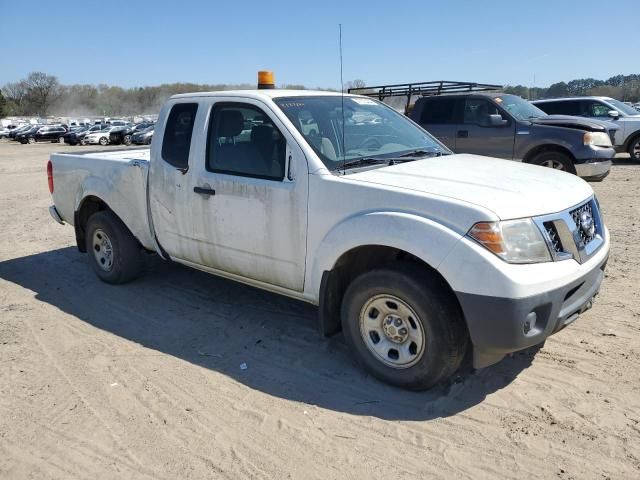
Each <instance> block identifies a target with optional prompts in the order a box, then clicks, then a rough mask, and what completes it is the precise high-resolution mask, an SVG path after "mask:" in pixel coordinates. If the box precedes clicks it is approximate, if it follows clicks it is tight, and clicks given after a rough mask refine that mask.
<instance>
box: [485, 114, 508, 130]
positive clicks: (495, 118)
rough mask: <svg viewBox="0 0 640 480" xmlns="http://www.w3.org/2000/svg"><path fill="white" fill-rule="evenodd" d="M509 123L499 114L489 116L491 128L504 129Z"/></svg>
mask: <svg viewBox="0 0 640 480" xmlns="http://www.w3.org/2000/svg"><path fill="white" fill-rule="evenodd" d="M507 123H509V122H508V121H507V120H504V119H503V118H502V115H500V114H499V113H496V114H493V115H489V126H491V127H502V126H503V125H506V124H507Z"/></svg>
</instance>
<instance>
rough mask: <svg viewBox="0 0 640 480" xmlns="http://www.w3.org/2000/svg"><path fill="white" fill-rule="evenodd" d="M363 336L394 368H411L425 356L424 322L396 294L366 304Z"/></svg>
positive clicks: (379, 356)
mask: <svg viewBox="0 0 640 480" xmlns="http://www.w3.org/2000/svg"><path fill="white" fill-rule="evenodd" d="M360 335H361V336H362V340H363V341H364V344H365V345H366V346H367V348H368V349H369V351H370V352H371V353H372V354H373V355H374V356H375V357H376V358H377V359H378V360H380V361H381V362H382V363H384V364H385V365H387V366H389V367H392V368H409V367H411V366H413V365H415V364H416V363H417V362H418V361H419V360H420V359H421V358H422V355H423V354H424V348H425V333H424V328H423V327H422V323H421V322H420V320H419V319H418V316H417V315H416V313H415V312H414V310H413V309H412V308H411V307H410V306H409V305H408V304H407V303H405V302H404V301H403V300H400V299H399V298H398V297H395V296H393V295H376V296H375V297H372V298H370V299H369V300H368V301H367V302H366V303H365V304H364V306H363V307H362V310H361V311H360Z"/></svg>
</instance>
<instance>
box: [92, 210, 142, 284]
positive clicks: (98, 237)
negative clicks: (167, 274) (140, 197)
mask: <svg viewBox="0 0 640 480" xmlns="http://www.w3.org/2000/svg"><path fill="white" fill-rule="evenodd" d="M85 245H86V248H87V255H88V256H89V263H91V266H92V267H93V270H94V271H95V272H96V275H98V277H99V278H100V280H102V281H103V282H106V283H113V284H119V283H126V282H130V281H131V280H134V279H135V278H137V277H138V276H139V275H140V272H141V270H142V254H141V248H140V245H139V244H138V241H137V240H136V239H135V237H134V236H133V234H132V233H131V232H130V231H129V229H128V228H127V227H126V226H125V224H124V223H122V221H121V220H120V219H119V218H118V217H117V216H116V215H115V214H114V213H113V212H110V211H101V212H97V213H94V214H93V215H91V217H89V220H88V221H87V227H86V244H85Z"/></svg>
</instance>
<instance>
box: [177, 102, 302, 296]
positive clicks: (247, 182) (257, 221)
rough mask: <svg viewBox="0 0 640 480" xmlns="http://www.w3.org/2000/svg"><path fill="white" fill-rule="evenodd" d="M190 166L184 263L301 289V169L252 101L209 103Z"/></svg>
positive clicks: (274, 122) (269, 117) (297, 154)
mask: <svg viewBox="0 0 640 480" xmlns="http://www.w3.org/2000/svg"><path fill="white" fill-rule="evenodd" d="M211 102H212V103H211V105H210V112H209V114H208V115H207V118H206V119H205V125H203V126H202V128H201V130H200V131H202V132H207V133H206V135H202V136H201V140H202V144H201V145H199V147H198V154H197V158H194V163H193V164H192V166H191V169H190V172H189V176H190V188H189V190H190V191H189V197H188V198H189V200H188V202H189V212H190V215H191V218H192V221H191V226H190V227H191V228H190V234H189V236H190V238H191V239H192V241H193V248H192V249H191V252H190V254H191V258H189V260H190V261H191V262H194V263H197V264H199V265H202V266H206V267H211V268H214V269H216V270H219V271H223V272H227V273H230V274H232V275H238V276H241V277H244V278H248V279H252V280H258V281H260V282H264V283H268V284H270V285H274V286H277V287H282V288H286V289H290V290H297V291H302V289H303V286H304V273H305V259H306V236H307V200H308V166H307V161H306V158H305V156H304V154H303V152H302V149H300V147H299V146H298V144H297V143H296V141H295V140H294V139H293V137H291V135H290V134H289V132H288V130H287V129H286V128H285V127H284V125H283V124H282V123H281V122H280V120H279V119H278V118H277V116H276V115H275V114H274V112H272V111H271V110H270V108H269V107H268V106H266V105H264V104H263V103H262V102H260V101H258V100H252V99H247V98H242V99H237V100H236V99H232V98H229V97H225V98H224V99H219V100H218V101H215V100H212V101H211Z"/></svg>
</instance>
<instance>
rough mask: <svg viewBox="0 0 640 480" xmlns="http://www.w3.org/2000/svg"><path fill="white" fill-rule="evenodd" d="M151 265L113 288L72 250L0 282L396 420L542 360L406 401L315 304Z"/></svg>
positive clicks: (11, 266) (211, 362)
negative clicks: (324, 322) (320, 325)
mask: <svg viewBox="0 0 640 480" xmlns="http://www.w3.org/2000/svg"><path fill="white" fill-rule="evenodd" d="M146 263H147V266H146V272H145V275H144V276H143V277H142V278H140V279H139V280H138V281H136V282H133V283H131V284H128V285H122V286H111V285H106V284H104V283H102V282H100V281H99V280H98V279H97V278H96V276H95V275H94V274H93V272H92V271H91V269H90V267H89V265H88V263H87V261H86V257H85V256H84V255H82V254H80V253H78V251H77V250H76V249H75V247H68V248H62V249H58V250H53V251H49V252H43V253H39V254H34V255H29V256H26V257H22V258H16V259H12V260H7V261H4V262H0V278H1V279H3V280H5V281H8V282H12V283H14V284H17V285H20V286H22V287H24V288H25V289H28V290H31V291H33V292H35V295H36V299H37V300H39V301H41V302H45V303H47V304H50V305H52V306H54V307H56V308H58V309H60V310H62V311H64V312H66V313H68V314H69V315H72V316H74V317H77V318H78V319H79V320H81V321H83V322H86V323H87V324H90V325H93V326H94V327H96V328H99V329H101V330H104V331H107V332H111V333H112V334H114V335H117V336H119V337H121V338H123V339H126V340H128V341H131V342H135V343H138V344H140V345H142V346H144V347H145V348H149V349H153V350H156V351H158V352H163V353H165V354H167V355H172V356H174V357H176V358H179V359H182V360H185V361H187V362H190V363H191V364H193V365H197V366H200V367H204V368H207V369H211V370H215V371H217V372H221V373H223V374H225V375H227V376H229V377H231V378H233V379H234V380H235V381H237V382H240V383H242V384H244V385H246V386H247V387H249V388H252V389H256V390H259V391H261V392H264V393H267V394H269V395H273V396H276V397H281V398H283V399H287V400H293V401H299V402H303V403H305V404H309V405H317V406H318V407H321V408H327V409H331V410H335V411H340V412H346V413H350V414H354V415H369V416H374V417H378V418H384V419H389V420H396V419H400V420H429V419H434V418H441V417H448V416H451V415H455V414H456V413H458V412H462V411H464V410H466V409H468V408H470V407H472V406H474V405H477V404H478V403H480V402H482V401H483V400H484V399H485V398H486V396H487V395H489V394H491V393H493V392H495V391H497V390H500V389H501V388H503V387H505V386H506V385H508V384H509V383H511V382H512V381H513V380H514V379H515V378H516V377H517V375H518V374H519V373H520V372H521V371H522V370H524V369H526V368H527V367H528V366H529V365H530V364H531V362H532V360H533V358H534V356H535V353H536V352H537V349H536V348H534V349H529V350H526V351H523V352H520V353H518V354H515V355H514V356H512V357H510V358H506V359H505V360H503V361H502V362H500V363H499V364H497V365H494V366H492V367H489V368H487V369H484V370H482V371H478V372H471V371H469V372H467V373H462V374H460V375H458V376H457V377H456V378H455V379H454V381H453V382H452V383H451V384H450V385H448V386H442V387H437V388H435V389H433V390H431V391H429V392H408V391H404V390H400V389H397V388H393V387H389V386H387V385H384V384H382V383H380V382H378V381H377V380H375V379H374V378H372V377H371V376H369V375H367V374H366V373H365V372H364V371H363V370H361V369H360V368H359V367H358V366H357V365H356V364H355V362H354V361H353V360H352V358H351V357H350V356H349V352H348V351H347V347H346V345H345V343H344V341H343V338H342V336H341V335H336V336H334V337H332V338H329V339H325V338H323V337H322V336H321V335H320V334H319V333H318V331H317V328H316V309H315V308H314V307H312V306H310V305H307V304H305V303H302V302H298V301H294V300H290V299H287V298H285V297H281V296H279V295H275V294H271V293H268V292H264V291H261V290H258V289H255V288H252V287H248V286H244V285H241V284H238V283H236V282H232V281H229V280H225V279H221V278H217V277H214V276H212V275H208V274H205V273H202V272H198V271H195V270H191V269H188V268H185V267H181V266H179V265H176V264H171V263H167V262H163V261H161V260H160V259H158V258H157V257H155V256H149V258H148V259H147V261H146ZM241 364H246V365H247V368H246V369H242V368H241V367H240V365H241Z"/></svg>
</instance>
